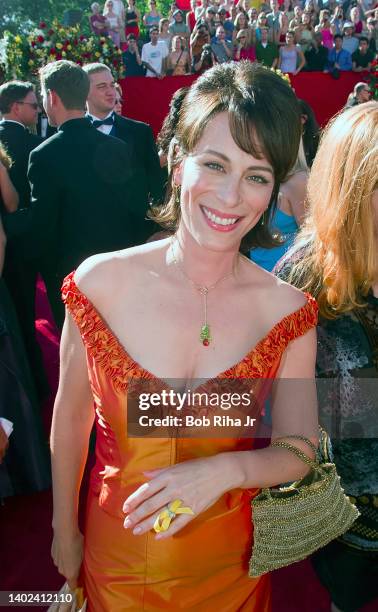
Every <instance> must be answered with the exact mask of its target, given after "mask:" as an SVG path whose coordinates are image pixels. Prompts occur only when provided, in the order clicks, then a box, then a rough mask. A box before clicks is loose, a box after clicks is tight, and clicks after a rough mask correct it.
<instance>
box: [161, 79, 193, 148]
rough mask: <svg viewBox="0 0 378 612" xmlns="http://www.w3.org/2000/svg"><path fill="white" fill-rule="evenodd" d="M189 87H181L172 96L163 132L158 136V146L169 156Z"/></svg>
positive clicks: (162, 127)
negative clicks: (170, 145)
mask: <svg viewBox="0 0 378 612" xmlns="http://www.w3.org/2000/svg"><path fill="white" fill-rule="evenodd" d="M188 91H189V87H180V89H178V90H177V91H175V93H174V94H173V96H172V99H171V101H170V103H169V111H168V114H167V115H166V117H165V119H164V121H163V125H162V126H161V130H160V132H159V134H158V135H157V139H156V144H157V146H158V148H159V149H161V150H162V151H163V153H164V154H165V155H168V150H169V144H170V142H171V140H172V138H173V137H174V135H175V133H176V129H177V124H178V121H179V118H180V110H181V106H182V103H183V101H184V99H185V96H186V94H187V93H188Z"/></svg>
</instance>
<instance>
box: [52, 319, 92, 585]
mask: <svg viewBox="0 0 378 612" xmlns="http://www.w3.org/2000/svg"><path fill="white" fill-rule="evenodd" d="M93 419H94V411H93V397H92V393H91V389H90V385H89V381H88V374H87V365H86V358H85V350H84V346H83V343H82V340H81V337H80V334H79V331H78V329H77V327H76V324H75V323H74V321H73V319H72V317H71V316H70V315H69V314H67V315H66V320H65V323H64V327H63V333H62V340H61V348H60V380H59V388H58V393H57V396H56V400H55V405H54V413H53V420H52V427H51V457H52V476H53V498H54V511H53V530H54V540H53V545H52V556H53V559H54V563H55V565H56V566H57V568H58V571H59V572H60V573H61V574H63V576H65V577H66V579H67V581H68V583H69V586H70V587H71V588H75V586H76V579H77V576H78V573H79V570H80V566H81V562H82V537H81V534H80V532H79V527H78V504H79V490H80V484H81V479H82V476H83V471H84V467H85V462H86V459H87V454H88V442H89V436H90V432H91V429H92V425H93Z"/></svg>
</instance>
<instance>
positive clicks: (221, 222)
mask: <svg viewBox="0 0 378 612" xmlns="http://www.w3.org/2000/svg"><path fill="white" fill-rule="evenodd" d="M203 210H204V213H205V215H206V217H207V218H208V219H210V221H212V222H213V223H216V224H217V225H233V224H234V223H236V221H237V220H238V217H235V218H231V219H221V217H217V215H214V213H212V212H210V211H209V210H207V209H206V208H204V209H203Z"/></svg>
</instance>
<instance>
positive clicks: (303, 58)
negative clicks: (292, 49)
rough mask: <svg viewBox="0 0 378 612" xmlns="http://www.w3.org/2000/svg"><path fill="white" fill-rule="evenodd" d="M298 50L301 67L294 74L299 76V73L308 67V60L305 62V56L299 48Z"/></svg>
mask: <svg viewBox="0 0 378 612" xmlns="http://www.w3.org/2000/svg"><path fill="white" fill-rule="evenodd" d="M296 49H297V55H298V57H299V66H298V68H297V69H296V71H295V72H294V74H298V72H300V71H301V70H302V68H304V66H305V65H306V60H305V56H304V54H303V51H302V49H299V48H298V47H296Z"/></svg>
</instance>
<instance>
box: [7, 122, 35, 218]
mask: <svg viewBox="0 0 378 612" xmlns="http://www.w3.org/2000/svg"><path fill="white" fill-rule="evenodd" d="M0 142H1V144H2V145H4V147H5V149H6V150H7V152H8V154H9V155H10V157H11V158H12V161H13V165H12V167H11V169H10V172H9V176H10V178H11V179H12V182H13V185H14V186H15V188H16V189H17V191H18V194H19V196H20V207H24V206H29V201H30V186H29V181H28V179H27V170H28V161H29V155H30V152H31V151H32V150H33V149H35V148H36V147H38V145H39V144H40V143H41V142H42V138H40V137H39V136H36V135H34V134H31V133H30V132H29V130H27V129H26V128H24V127H22V125H21V124H19V123H15V122H14V121H1V122H0Z"/></svg>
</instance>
